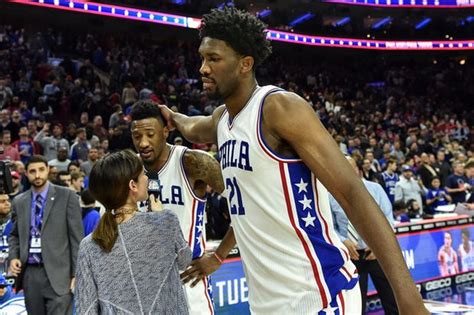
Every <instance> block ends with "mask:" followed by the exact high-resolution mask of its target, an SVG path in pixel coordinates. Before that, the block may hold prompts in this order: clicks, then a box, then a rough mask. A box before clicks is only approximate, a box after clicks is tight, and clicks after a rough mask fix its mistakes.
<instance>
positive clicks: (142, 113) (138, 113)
mask: <svg viewBox="0 0 474 315" xmlns="http://www.w3.org/2000/svg"><path fill="white" fill-rule="evenodd" d="M130 116H131V117H132V121H134V120H142V119H147V118H156V119H157V120H158V121H159V122H161V123H162V124H165V120H164V119H163V116H162V115H161V110H160V108H159V107H158V104H156V103H154V102H152V101H149V100H145V101H138V102H136V103H135V104H133V106H132V111H131V112H130Z"/></svg>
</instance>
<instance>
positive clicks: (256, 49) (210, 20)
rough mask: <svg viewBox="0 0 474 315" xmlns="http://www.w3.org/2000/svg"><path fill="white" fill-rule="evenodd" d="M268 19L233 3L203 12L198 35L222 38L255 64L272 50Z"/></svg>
mask: <svg viewBox="0 0 474 315" xmlns="http://www.w3.org/2000/svg"><path fill="white" fill-rule="evenodd" d="M266 27H267V26H266V25H265V23H263V22H262V21H260V20H259V19H258V18H257V17H256V16H255V15H252V14H250V13H249V12H245V11H241V10H238V9H236V8H234V7H224V8H223V9H222V10H219V9H213V10H211V12H210V13H208V14H205V15H203V17H202V20H201V27H200V29H199V38H200V39H201V40H202V39H203V38H204V37H210V38H215V39H220V40H223V41H224V42H226V43H227V44H228V45H229V46H230V47H231V48H232V49H233V50H235V51H236V52H237V53H238V54H240V55H242V56H251V57H253V59H254V62H255V64H254V69H255V66H258V65H260V64H261V63H262V62H263V61H264V60H265V59H266V58H267V57H268V56H269V55H270V54H271V52H272V47H271V45H270V41H269V40H268V39H267V32H266V31H265V29H266Z"/></svg>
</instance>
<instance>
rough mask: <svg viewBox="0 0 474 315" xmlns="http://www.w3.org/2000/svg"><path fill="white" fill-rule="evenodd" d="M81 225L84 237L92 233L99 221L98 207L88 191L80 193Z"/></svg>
mask: <svg viewBox="0 0 474 315" xmlns="http://www.w3.org/2000/svg"><path fill="white" fill-rule="evenodd" d="M81 207H82V224H83V225H84V236H87V235H89V234H91V233H92V232H94V230H95V228H96V227H97V224H98V223H99V220H100V214H99V207H97V206H96V202H95V199H94V197H93V196H92V194H91V193H90V191H89V189H84V190H83V191H82V193H81Z"/></svg>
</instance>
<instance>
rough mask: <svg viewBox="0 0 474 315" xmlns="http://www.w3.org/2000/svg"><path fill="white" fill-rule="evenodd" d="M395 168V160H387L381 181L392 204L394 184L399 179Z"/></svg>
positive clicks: (393, 200)
mask: <svg viewBox="0 0 474 315" xmlns="http://www.w3.org/2000/svg"><path fill="white" fill-rule="evenodd" d="M397 168H398V166H397V160H395V159H390V160H388V162H387V169H386V170H385V171H384V172H383V173H382V178H383V182H384V184H385V185H384V189H385V192H386V193H387V196H388V199H390V202H391V203H392V205H393V204H394V202H395V186H396V184H397V182H398V181H399V180H400V179H399V177H398V174H397V173H396V171H397Z"/></svg>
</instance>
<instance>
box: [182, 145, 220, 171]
mask: <svg viewBox="0 0 474 315" xmlns="http://www.w3.org/2000/svg"><path fill="white" fill-rule="evenodd" d="M212 159H214V157H213V156H212V155H211V154H210V153H208V152H206V151H202V150H193V149H186V151H185V152H184V154H183V164H184V166H185V167H200V163H202V162H203V161H208V160H212Z"/></svg>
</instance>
